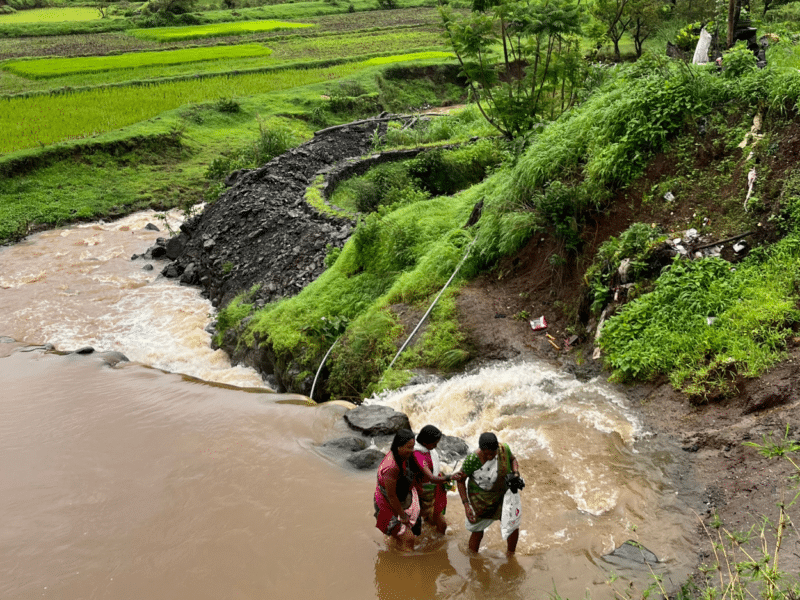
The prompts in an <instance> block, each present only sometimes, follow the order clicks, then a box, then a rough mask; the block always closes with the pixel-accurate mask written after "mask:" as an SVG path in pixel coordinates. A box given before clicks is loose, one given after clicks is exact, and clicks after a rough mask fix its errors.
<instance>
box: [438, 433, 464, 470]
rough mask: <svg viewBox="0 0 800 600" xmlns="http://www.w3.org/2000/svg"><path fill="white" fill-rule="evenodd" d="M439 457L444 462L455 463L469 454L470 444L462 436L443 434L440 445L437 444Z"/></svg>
mask: <svg viewBox="0 0 800 600" xmlns="http://www.w3.org/2000/svg"><path fill="white" fill-rule="evenodd" d="M436 450H437V452H439V457H440V458H441V459H442V461H443V462H446V463H449V464H454V463H455V462H457V461H459V460H461V459H462V458H464V457H465V456H466V455H467V454H469V446H467V443H466V442H465V441H464V440H462V439H461V438H457V437H454V436H452V435H445V436H442V439H441V440H439V445H438V446H436Z"/></svg>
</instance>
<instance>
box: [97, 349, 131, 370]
mask: <svg viewBox="0 0 800 600" xmlns="http://www.w3.org/2000/svg"><path fill="white" fill-rule="evenodd" d="M99 357H100V358H101V359H102V360H103V362H105V363H106V364H107V365H109V366H112V367H114V366H116V365H117V364H119V363H121V362H129V361H128V357H127V356H125V355H124V354H123V353H122V352H116V351H113V350H112V351H108V352H101V353H100V354H99Z"/></svg>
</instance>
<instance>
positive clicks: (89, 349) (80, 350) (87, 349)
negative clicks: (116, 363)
mask: <svg viewBox="0 0 800 600" xmlns="http://www.w3.org/2000/svg"><path fill="white" fill-rule="evenodd" d="M93 352H94V348H92V347H91V346H84V347H83V348H78V349H77V350H74V351H73V352H71V353H70V354H92V353H93Z"/></svg>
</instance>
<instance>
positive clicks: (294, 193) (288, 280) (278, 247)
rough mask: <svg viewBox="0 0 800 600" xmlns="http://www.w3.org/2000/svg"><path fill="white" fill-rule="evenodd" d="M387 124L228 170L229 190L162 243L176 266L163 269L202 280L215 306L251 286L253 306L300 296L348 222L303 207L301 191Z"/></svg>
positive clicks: (365, 146)
mask: <svg viewBox="0 0 800 600" xmlns="http://www.w3.org/2000/svg"><path fill="white" fill-rule="evenodd" d="M385 124H386V119H373V120H367V121H361V122H358V123H353V124H350V125H349V126H347V127H341V128H337V129H335V130H326V131H324V132H321V133H319V134H317V135H316V136H315V137H314V139H312V140H311V141H309V142H307V143H305V144H303V145H302V146H299V147H297V148H295V149H293V150H290V151H289V152H287V153H285V154H282V155H281V156H278V157H276V158H274V159H273V160H271V161H270V162H269V163H267V164H266V165H264V166H263V167H261V168H258V169H254V170H250V171H237V172H236V173H235V174H232V175H235V177H234V176H231V177H229V181H231V182H232V185H231V187H230V188H229V189H228V190H227V191H226V192H225V193H224V194H223V195H222V196H221V197H220V198H219V199H218V200H217V201H216V202H214V203H213V204H210V205H209V206H207V207H206V209H205V210H204V211H203V212H202V213H201V214H200V215H198V216H196V217H193V218H191V219H189V220H188V221H186V222H185V223H184V224H183V225H182V226H181V232H180V234H179V235H178V236H176V237H174V238H172V239H170V240H169V241H168V242H167V244H166V247H165V249H166V250H167V253H166V255H167V257H168V258H172V259H173V260H174V263H172V264H170V265H167V267H165V268H164V270H163V271H162V274H163V275H165V276H166V277H179V278H180V280H181V282H182V283H186V284H191V285H199V286H200V287H202V288H203V290H204V291H205V293H207V294H208V297H209V299H210V300H211V302H212V303H213V304H214V305H215V306H224V305H225V304H227V303H228V302H230V300H232V299H233V298H234V297H235V296H236V295H237V294H239V293H241V292H242V291H245V290H250V289H252V288H253V286H259V287H258V291H257V292H255V294H254V295H253V301H254V302H255V304H256V305H263V304H266V303H268V302H271V301H274V300H277V299H280V298H282V297H287V296H293V295H295V294H297V293H298V292H299V291H300V290H302V289H303V288H304V287H305V286H306V285H308V284H309V283H310V282H312V281H313V280H314V279H316V278H317V277H318V276H319V275H320V274H321V273H322V271H323V270H324V268H325V266H324V259H325V256H326V254H327V252H328V246H329V245H330V246H332V247H341V246H343V245H344V242H345V241H347V238H348V237H349V236H350V233H351V231H352V227H353V223H352V221H351V220H350V219H346V218H337V217H334V216H331V215H327V214H323V213H321V212H319V211H317V210H316V209H314V208H313V207H311V206H310V205H308V204H307V203H306V202H305V192H306V188H307V187H308V186H309V185H311V184H312V183H313V181H314V178H315V177H316V175H317V174H318V173H320V172H321V171H324V170H327V169H329V168H330V167H332V166H333V165H335V164H336V163H338V162H340V161H342V160H343V159H346V158H348V157H354V156H361V155H363V154H365V153H367V152H369V150H370V148H371V144H372V140H373V136H374V133H375V129H376V128H379V130H380V129H382V128H385Z"/></svg>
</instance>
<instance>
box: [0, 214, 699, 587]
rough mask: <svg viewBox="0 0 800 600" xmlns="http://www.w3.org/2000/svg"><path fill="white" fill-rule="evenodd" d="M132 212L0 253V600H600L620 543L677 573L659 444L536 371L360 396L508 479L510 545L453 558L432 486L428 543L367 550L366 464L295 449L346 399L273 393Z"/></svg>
mask: <svg viewBox="0 0 800 600" xmlns="http://www.w3.org/2000/svg"><path fill="white" fill-rule="evenodd" d="M170 218H171V219H172V221H171V223H172V226H176V225H177V216H176V215H172V216H171V217H170ZM148 222H153V223H156V224H158V225H160V226H162V227H163V223H162V222H161V221H159V220H158V219H156V216H155V215H154V214H153V213H139V214H136V215H132V216H130V217H128V218H125V219H123V220H120V221H116V222H113V223H94V224H91V225H83V226H78V227H71V228H66V229H59V230H53V231H48V232H44V233H40V234H37V235H34V236H31V237H30V238H28V239H27V240H25V241H23V242H21V243H19V244H17V245H15V246H10V247H5V248H2V249H0V336H5V337H0V381H1V382H2V392H1V393H0V456H2V461H0V514H2V515H3V520H2V523H0V598H3V599H8V600H17V599H19V600H22V599H29V598H57V599H67V600H72V599H114V600H116V599H120V600H125V599H131V600H133V599H137V600H141V599H145V598H147V599H165V600H183V599H186V600H203V599H209V600H211V599H214V600H219V599H227V598H231V599H233V598H236V599H242V600H254V599H279V600H280V599H289V598H292V599H294V598H307V599H309V600H311V599H316V598H321V599H331V600H338V599H347V600H354V599H370V598H378V599H380V600H385V599H394V598H398V599H399V598H406V599H408V598H411V599H419V600H428V599H430V600H433V599H451V598H452V599H481V598H492V599H499V600H505V599H517V598H520V599H521V598H526V599H527V598H548V597H551V594H552V593H554V592H557V593H558V594H559V595H560V596H561V597H563V598H573V599H577V598H583V597H585V596H586V594H587V593H588V594H590V595H591V597H592V598H613V597H615V596H616V592H615V591H614V589H613V588H612V587H611V586H609V585H608V583H607V582H608V580H609V578H610V576H611V573H614V572H615V573H618V574H620V575H621V576H622V577H623V580H621V581H623V583H617V584H616V585H617V589H619V590H624V589H625V586H627V585H628V583H627V580H628V579H630V580H632V581H633V582H634V585H635V586H638V587H640V588H641V587H644V586H646V585H648V583H650V581H651V575H649V574H648V573H647V570H646V569H644V570H642V569H639V570H637V569H628V568H626V566H625V565H620V564H612V562H609V561H608V560H607V559H605V558H603V555H604V554H607V553H608V552H610V551H612V550H613V549H614V548H615V547H617V546H618V545H620V544H621V543H622V542H624V541H626V540H628V539H633V540H636V541H638V542H640V543H641V544H643V545H644V546H646V547H647V548H649V549H650V550H652V551H653V552H655V553H656V554H657V555H658V557H659V559H660V561H661V562H660V563H659V564H657V565H655V566H654V567H653V570H654V572H655V573H657V574H660V575H662V576H663V577H664V578H665V581H666V582H667V583H669V582H671V583H674V584H677V583H680V581H681V580H682V577H683V576H684V575H685V574H686V573H687V572H688V571H689V569H690V568H691V566H692V565H691V563H692V556H693V555H692V543H691V537H692V535H691V532H692V528H693V515H692V514H691V511H689V510H688V509H687V507H686V506H685V505H684V504H683V502H682V501H681V498H680V495H679V494H678V493H677V489H676V488H675V486H674V485H673V484H672V483H671V482H670V480H669V478H668V477H667V475H666V474H667V473H669V472H670V471H671V468H672V466H673V465H674V462H675V460H677V459H676V458H675V454H674V451H673V449H671V448H669V447H667V446H662V445H661V444H660V442H659V441H658V438H654V437H652V436H650V435H649V434H648V432H647V431H645V430H644V429H643V428H642V426H641V424H640V423H639V421H638V420H637V418H636V416H635V414H634V413H633V412H632V411H631V410H629V408H628V407H627V405H626V402H625V400H624V398H622V397H620V396H619V395H618V393H617V392H615V391H614V390H613V389H612V388H610V387H608V386H607V385H606V384H605V383H604V382H603V381H602V380H596V381H591V382H579V381H577V380H576V379H574V378H573V377H572V376H570V375H567V374H565V373H563V372H560V371H558V370H556V369H554V368H553V367H552V366H550V365H548V364H545V363H508V364H502V365H496V366H492V367H485V368H484V369H482V370H480V371H476V372H473V373H468V374H465V375H462V376H458V377H455V378H452V379H450V380H447V381H444V382H439V383H431V384H424V385H418V386H414V387H412V388H408V389H405V390H402V391H400V392H395V393H392V394H387V395H384V396H381V397H377V398H373V399H370V400H369V402H377V403H383V404H388V405H390V406H393V407H395V408H397V409H399V410H403V411H404V412H406V413H408V414H409V416H410V418H411V421H412V426H413V427H414V428H415V429H419V428H420V427H421V426H422V425H424V424H426V423H433V424H436V425H437V426H439V427H440V428H441V429H442V430H443V431H444V432H445V433H447V434H450V435H457V436H460V437H462V438H464V439H465V440H466V441H467V442H468V443H469V444H471V445H473V446H474V444H475V443H476V441H477V437H478V435H479V434H480V433H481V432H482V431H484V430H491V431H495V432H496V433H497V434H498V436H499V437H500V439H501V441H504V442H507V443H509V444H510V446H511V448H512V450H513V451H514V452H515V454H516V455H517V456H518V458H519V462H520V467H521V470H522V473H523V476H524V477H525V479H526V482H527V487H526V489H525V490H524V492H523V499H524V500H523V514H524V517H523V524H522V527H521V536H520V543H519V546H518V552H517V556H516V557H512V558H509V557H508V556H506V554H505V552H504V543H503V542H502V540H501V539H500V535H499V531H496V530H495V529H496V527H495V528H493V529H492V530H490V531H489V532H488V533H487V536H486V538H485V540H484V546H483V548H482V550H481V552H480V554H479V555H477V556H474V555H471V554H470V553H469V551H468V549H467V537H468V535H467V532H466V531H465V529H464V524H463V512H462V510H461V506H460V503H459V502H457V497H455V496H451V505H450V508H448V511H447V517H448V521H449V523H450V524H451V528H450V529H449V530H448V532H447V534H446V535H445V536H443V537H438V536H437V535H435V534H434V533H433V532H431V531H428V530H427V529H426V530H425V531H424V532H423V535H422V537H421V539H420V543H419V544H418V549H417V550H416V551H415V552H414V553H413V554H411V555H400V554H398V553H397V552H395V551H393V550H390V549H387V546H386V544H385V540H384V539H383V536H382V535H381V534H380V533H379V532H378V531H377V530H376V529H375V528H374V520H373V517H372V500H371V498H372V493H373V490H374V485H375V475H374V473H373V472H355V471H352V470H347V469H344V468H342V467H341V466H340V465H339V464H336V463H334V462H332V461H331V460H329V459H327V458H326V457H325V455H324V453H322V452H320V451H319V450H318V446H319V445H320V444H321V443H322V442H324V441H326V440H329V439H333V438H335V437H340V436H342V435H346V434H347V427H346V425H344V424H343V421H342V419H341V415H342V413H343V412H344V411H345V410H347V408H346V407H345V406H342V405H339V404H328V405H319V406H317V405H314V404H313V403H310V402H309V401H308V399H307V398H304V397H302V396H295V395H281V394H276V393H273V392H272V391H271V390H270V389H269V387H268V385H267V384H265V383H264V381H262V379H261V377H260V376H259V375H258V374H257V373H255V372H254V371H252V370H251V369H248V368H244V367H232V366H231V365H230V362H229V360H228V357H227V356H226V355H225V353H224V352H221V351H219V350H217V351H215V350H212V349H211V347H210V343H209V342H210V336H209V334H208V333H207V332H206V327H207V326H208V324H209V323H210V322H211V321H212V320H213V317H214V310H213V308H212V307H211V306H210V304H209V303H208V302H207V301H206V300H205V299H203V298H202V297H201V295H200V294H199V292H198V291H197V290H196V289H193V288H189V287H185V286H180V285H177V284H175V283H174V282H173V281H167V280H165V279H163V278H159V277H158V273H159V271H160V270H161V268H162V266H163V265H162V264H159V263H158V262H157V261H149V262H150V264H153V266H154V269H153V270H144V269H143V266H144V265H145V264H148V263H147V262H146V261H143V260H136V261H131V260H130V256H131V255H132V254H133V253H141V252H143V251H144V250H145V249H146V248H147V247H149V246H150V245H152V243H153V242H154V240H155V238H156V237H158V236H159V235H165V234H164V233H159V232H155V231H150V230H147V229H145V225H146V224H147V223H148ZM44 343H51V344H53V345H54V346H55V348H56V350H59V351H70V350H75V349H77V348H80V347H83V346H92V347H94V348H96V349H97V350H98V351H117V352H121V353H123V354H125V355H126V356H127V357H128V358H129V359H130V362H123V363H120V364H119V365H117V366H116V367H113V368H112V367H110V366H109V365H107V364H106V363H105V362H104V361H102V360H100V359H99V358H98V356H97V355H96V354H95V355H75V354H69V355H61V354H59V353H57V352H48V351H46V350H44V349H43V348H41V347H37V345H41V344H44ZM451 466H453V465H451Z"/></svg>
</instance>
